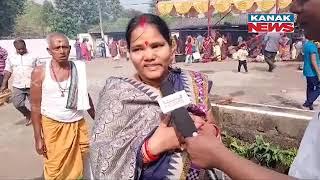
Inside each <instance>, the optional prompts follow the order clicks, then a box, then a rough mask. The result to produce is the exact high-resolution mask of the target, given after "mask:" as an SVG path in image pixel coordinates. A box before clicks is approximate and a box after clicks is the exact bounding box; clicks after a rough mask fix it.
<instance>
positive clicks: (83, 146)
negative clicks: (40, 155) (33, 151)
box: [42, 116, 89, 180]
mask: <svg viewBox="0 0 320 180" xmlns="http://www.w3.org/2000/svg"><path fill="white" fill-rule="evenodd" d="M42 128H43V136H44V141H45V145H46V148H47V156H48V159H45V160H44V178H45V179H50V180H51V179H58V180H60V179H61V180H65V179H79V178H81V177H82V176H83V171H84V168H83V165H84V159H85V155H86V154H87V152H88V150H89V135H88V127H87V124H86V122H85V120H84V119H82V120H80V121H77V122H73V123H61V122H58V121H55V120H53V119H50V118H47V117H45V116H42Z"/></svg>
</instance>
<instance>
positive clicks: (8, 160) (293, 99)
mask: <svg viewBox="0 0 320 180" xmlns="http://www.w3.org/2000/svg"><path fill="white" fill-rule="evenodd" d="M176 66H180V67H182V68H185V69H192V70H198V71H201V72H204V73H206V74H208V76H209V78H210V79H211V80H213V82H214V86H213V90H212V91H211V94H213V95H216V96H231V97H233V100H234V101H237V102H246V103H253V104H267V105H273V106H282V107H290V108H299V107H300V104H302V103H303V101H304V98H305V80H304V79H303V76H302V73H301V71H297V66H298V65H297V63H278V68H277V69H276V70H275V71H274V72H273V73H269V72H267V71H266V69H267V65H266V64H264V63H249V64H248V67H249V73H247V74H246V73H238V72H236V69H237V62H236V61H230V62H222V63H217V62H215V63H207V64H201V63H199V64H192V65H189V66H186V65H184V64H183V63H179V64H176ZM134 72H135V70H134V68H133V66H132V64H131V63H130V62H127V61H116V62H115V61H112V62H111V61H108V60H102V59H98V60H94V61H93V62H89V63H88V72H87V74H88V79H89V91H90V93H91V95H92V97H93V101H94V103H95V104H96V103H97V98H98V95H99V91H100V90H101V88H102V87H103V85H104V83H105V80H106V78H108V77H109V76H119V75H120V76H130V75H132V74H133V73H134ZM315 108H317V107H315ZM0 115H1V118H0V119H1V125H0V157H1V158H0V159H1V161H2V163H1V165H0V179H9V178H10V179H22V178H23V179H30V178H37V177H39V176H41V171H42V169H41V168H42V164H41V157H39V156H38V155H37V154H36V152H35V150H34V145H33V131H32V127H25V126H24V124H23V121H22V117H21V116H20V114H18V112H17V111H16V110H15V109H14V107H13V106H12V105H11V104H7V105H4V106H1V107H0ZM88 120H89V121H88V122H92V121H91V120H90V119H89V118H88Z"/></svg>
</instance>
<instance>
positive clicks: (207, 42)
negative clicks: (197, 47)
mask: <svg viewBox="0 0 320 180" xmlns="http://www.w3.org/2000/svg"><path fill="white" fill-rule="evenodd" d="M202 49H203V57H202V62H204V63H206V62H211V61H212V53H213V39H212V38H211V37H210V36H207V37H206V38H205V39H204V41H203V47H202Z"/></svg>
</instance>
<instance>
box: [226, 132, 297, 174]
mask: <svg viewBox="0 0 320 180" xmlns="http://www.w3.org/2000/svg"><path fill="white" fill-rule="evenodd" d="M223 140H224V143H225V145H226V146H227V147H228V148H229V149H230V150H231V151H233V152H235V153H237V154H238V155H240V156H242V157H244V158H247V159H249V160H252V161H254V162H256V163H259V164H260V165H263V166H266V167H269V168H273V169H277V168H279V169H281V170H279V171H287V170H288V169H289V168H290V165H291V164H292V162H293V160H294V158H295V156H296V155H297V150H296V149H288V150H284V149H281V148H280V147H279V146H275V145H272V144H270V143H269V142H266V141H265V140H264V139H263V137H262V136H256V139H255V141H254V143H252V144H249V143H247V142H244V141H242V140H239V139H237V138H235V137H231V136H228V135H226V134H224V138H223ZM283 173H285V172H283Z"/></svg>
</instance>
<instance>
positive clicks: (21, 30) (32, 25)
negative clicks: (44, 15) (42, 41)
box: [15, 1, 44, 37]
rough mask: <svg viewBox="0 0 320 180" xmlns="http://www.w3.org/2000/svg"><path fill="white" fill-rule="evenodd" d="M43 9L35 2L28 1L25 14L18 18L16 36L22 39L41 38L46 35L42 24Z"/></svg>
mask: <svg viewBox="0 0 320 180" xmlns="http://www.w3.org/2000/svg"><path fill="white" fill-rule="evenodd" d="M41 9H42V7H41V5H39V4H36V3H34V2H33V1H27V3H26V7H25V13H24V14H23V15H21V16H18V17H17V19H16V25H15V35H16V36H21V37H40V36H43V34H44V31H43V29H44V27H43V26H42V24H41V13H40V11H41Z"/></svg>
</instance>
